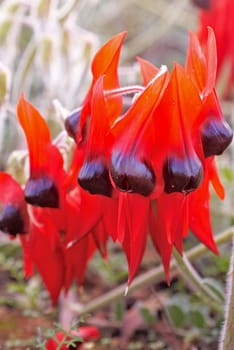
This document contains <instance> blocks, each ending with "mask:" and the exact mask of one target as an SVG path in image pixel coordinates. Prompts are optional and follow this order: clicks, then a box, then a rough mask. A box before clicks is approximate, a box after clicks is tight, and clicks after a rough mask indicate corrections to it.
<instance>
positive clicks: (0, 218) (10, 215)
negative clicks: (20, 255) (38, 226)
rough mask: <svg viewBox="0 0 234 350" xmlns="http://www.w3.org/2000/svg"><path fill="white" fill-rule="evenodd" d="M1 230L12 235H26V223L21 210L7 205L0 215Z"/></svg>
mask: <svg viewBox="0 0 234 350" xmlns="http://www.w3.org/2000/svg"><path fill="white" fill-rule="evenodd" d="M0 230H1V231H3V232H5V233H8V234H10V235H13V236H16V235H17V233H24V221H23V218H22V216H21V213H20V210H19V208H17V207H16V206H15V205H13V204H6V205H5V207H4V208H3V210H2V212H1V214H0Z"/></svg>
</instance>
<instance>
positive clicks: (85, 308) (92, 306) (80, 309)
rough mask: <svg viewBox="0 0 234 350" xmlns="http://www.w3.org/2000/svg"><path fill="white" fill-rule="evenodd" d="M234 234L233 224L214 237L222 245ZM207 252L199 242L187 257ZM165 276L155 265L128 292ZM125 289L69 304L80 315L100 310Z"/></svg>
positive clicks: (198, 255) (187, 253)
mask: <svg viewBox="0 0 234 350" xmlns="http://www.w3.org/2000/svg"><path fill="white" fill-rule="evenodd" d="M233 235H234V226H231V227H229V228H228V229H227V230H225V231H223V232H222V233H220V234H218V235H216V236H215V237H214V240H215V242H216V244H217V245H221V244H223V243H225V242H228V241H229V240H230V239H231V238H232V236H233ZM205 253H207V248H206V247H205V246H204V245H203V244H198V245H197V246H195V247H194V248H191V249H189V250H188V251H187V252H186V257H187V259H189V260H195V259H198V258H199V257H201V256H202V255H204V254H205ZM177 266H178V265H177V263H176V260H175V259H174V258H173V259H172V260H171V271H175V270H176V268H177ZM163 276H164V269H163V266H162V265H160V266H158V267H155V268H153V269H151V270H150V271H147V272H145V273H144V274H142V275H140V276H137V277H135V279H134V280H133V282H132V284H131V285H130V286H129V289H128V293H132V292H134V291H135V290H138V289H139V288H143V287H146V286H149V285H151V284H152V283H154V282H155V281H157V280H159V279H160V278H163ZM125 290H126V284H122V285H120V286H118V287H117V288H115V289H113V290H111V291H110V292H107V293H106V294H104V295H102V296H100V297H97V298H95V299H94V300H92V301H90V302H89V303H87V304H85V305H82V304H80V303H74V302H71V301H69V300H68V301H67V306H68V307H69V308H70V309H71V310H72V311H74V312H77V313H78V314H79V316H81V315H84V314H88V313H91V312H93V311H95V310H98V309H100V308H101V307H103V306H105V305H108V304H111V303H113V302H115V301H116V300H118V299H119V298H122V297H123V295H124V291H125ZM222 350H223V349H222Z"/></svg>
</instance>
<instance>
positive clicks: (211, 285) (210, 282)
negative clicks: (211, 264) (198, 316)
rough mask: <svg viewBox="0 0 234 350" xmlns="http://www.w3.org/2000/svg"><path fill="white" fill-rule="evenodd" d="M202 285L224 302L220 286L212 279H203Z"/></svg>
mask: <svg viewBox="0 0 234 350" xmlns="http://www.w3.org/2000/svg"><path fill="white" fill-rule="evenodd" d="M203 283H204V284H205V285H207V286H208V287H209V288H210V289H211V290H212V291H213V292H214V293H215V294H216V295H217V296H218V297H219V298H220V301H221V302H222V301H224V298H225V294H224V290H223V287H222V285H221V284H220V283H219V282H218V281H217V280H215V279H214V278H204V279H203Z"/></svg>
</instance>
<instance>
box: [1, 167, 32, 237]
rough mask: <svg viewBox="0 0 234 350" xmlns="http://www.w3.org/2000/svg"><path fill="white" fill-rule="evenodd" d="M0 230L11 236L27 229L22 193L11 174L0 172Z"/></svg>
mask: <svg viewBox="0 0 234 350" xmlns="http://www.w3.org/2000/svg"><path fill="white" fill-rule="evenodd" d="M0 186H1V194H0V201H1V208H0V230H1V231H2V232H5V233H7V234H9V235H11V236H13V237H15V236H16V235H17V234H18V233H19V234H21V233H26V232H27V231H28V216H27V210H26V203H25V201H24V193H23V190H22V188H21V186H20V185H19V184H18V183H17V182H16V181H15V180H14V179H13V177H12V176H11V175H8V174H6V173H3V172H0Z"/></svg>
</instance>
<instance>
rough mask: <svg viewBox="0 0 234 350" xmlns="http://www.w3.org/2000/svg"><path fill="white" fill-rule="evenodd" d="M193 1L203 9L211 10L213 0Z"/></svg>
mask: <svg viewBox="0 0 234 350" xmlns="http://www.w3.org/2000/svg"><path fill="white" fill-rule="evenodd" d="M192 3H193V4H194V5H195V6H197V7H200V8H201V9H203V10H209V9H210V8H211V0H192Z"/></svg>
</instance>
